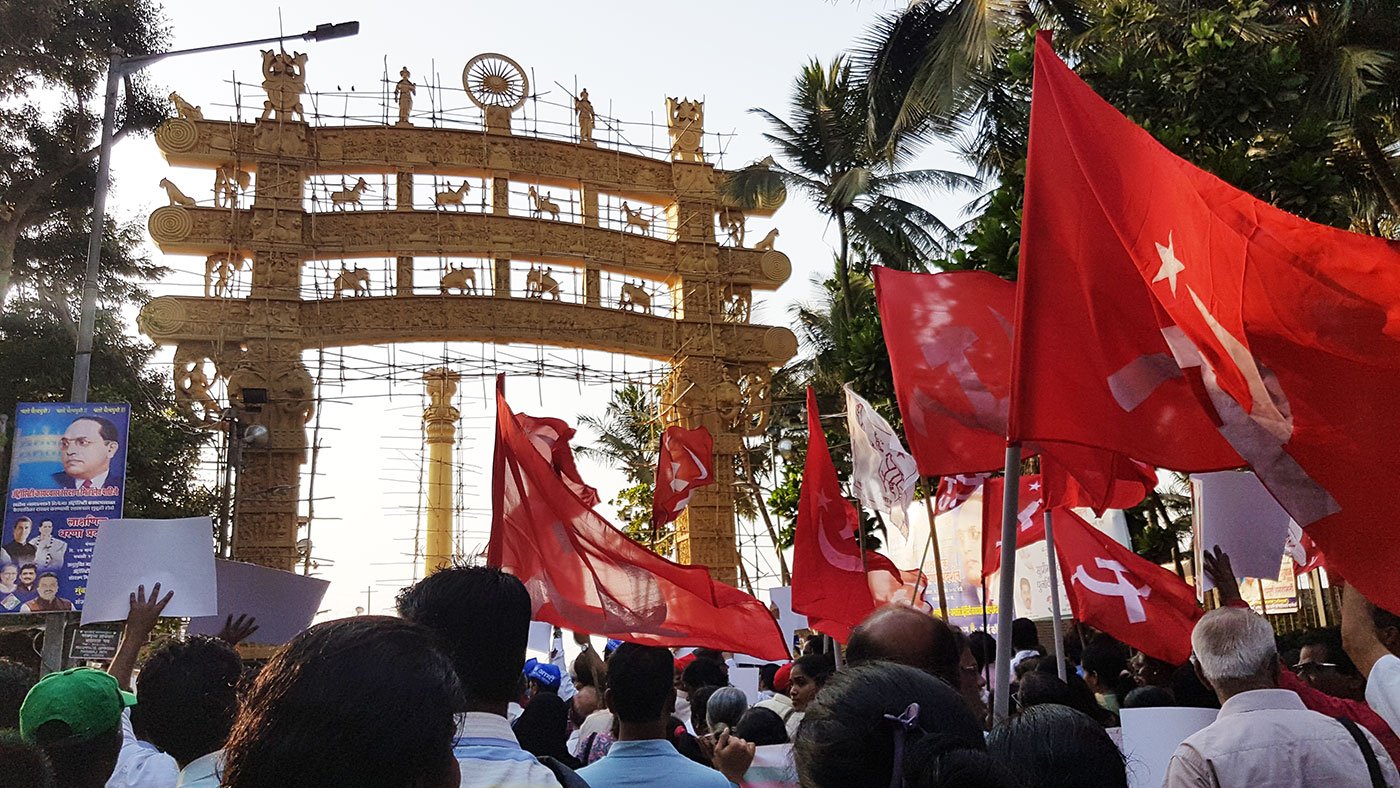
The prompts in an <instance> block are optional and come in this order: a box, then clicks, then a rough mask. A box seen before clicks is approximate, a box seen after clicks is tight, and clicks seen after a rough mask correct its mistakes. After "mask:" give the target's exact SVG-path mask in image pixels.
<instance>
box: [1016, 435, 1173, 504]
mask: <svg viewBox="0 0 1400 788" xmlns="http://www.w3.org/2000/svg"><path fill="white" fill-rule="evenodd" d="M1062 463H1069V465H1068V467H1067V466H1066V465H1065V464H1062ZM1071 468H1072V469H1073V470H1071ZM1040 472H1041V475H1042V476H1044V477H1045V508H1047V509H1058V508H1060V507H1062V506H1065V507H1070V508H1075V507H1087V508H1090V509H1093V510H1094V512H1095V514H1100V515H1101V514H1103V513H1104V512H1105V511H1107V510H1109V509H1131V508H1132V507H1134V506H1137V505H1138V504H1140V503H1142V499H1143V498H1146V497H1147V494H1148V493H1150V492H1151V491H1152V490H1154V489H1155V488H1156V487H1157V472H1156V470H1154V469H1153V468H1152V466H1150V465H1148V464H1146V463H1141V462H1138V461H1137V460H1130V459H1128V458H1127V457H1124V456H1123V455H1121V454H1115V453H1113V452H1106V451H1099V450H1097V449H1090V448H1087V447H1084V446H1073V445H1070V444H1055V446H1054V448H1053V449H1046V450H1044V451H1042V452H1041V454H1040Z"/></svg>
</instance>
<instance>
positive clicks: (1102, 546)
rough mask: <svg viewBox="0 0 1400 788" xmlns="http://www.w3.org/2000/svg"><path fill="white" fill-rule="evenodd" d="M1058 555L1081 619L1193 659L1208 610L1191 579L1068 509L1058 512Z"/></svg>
mask: <svg viewBox="0 0 1400 788" xmlns="http://www.w3.org/2000/svg"><path fill="white" fill-rule="evenodd" d="M1055 554H1056V555H1057V556H1058V558H1059V562H1060V576H1061V577H1062V578H1064V581H1065V592H1066V593H1067V594H1068V595H1069V603H1070V609H1072V610H1073V611H1074V617H1075V619H1076V620H1078V621H1081V622H1083V623H1085V624H1088V625H1089V626H1091V627H1093V628H1095V629H1097V630H1099V631H1101V632H1106V633H1108V634H1109V635H1112V636H1113V637H1115V638H1118V639H1119V640H1121V641H1123V642H1124V643H1127V644H1128V645H1130V646H1132V647H1133V648H1135V649H1138V650H1139V651H1141V652H1143V653H1144V654H1147V655H1148V656H1150V657H1156V658H1158V659H1162V660H1166V661H1167V662H1170V663H1172V664H1173V665H1181V664H1184V663H1185V662H1186V660H1187V659H1188V658H1190V656H1191V629H1192V628H1193V627H1195V626H1196V620H1197V619H1199V618H1200V617H1201V616H1202V615H1204V611H1202V610H1201V608H1200V607H1199V606H1198V605H1197V604H1196V592H1195V591H1193V590H1192V589H1191V586H1189V585H1187V584H1186V582H1185V581H1183V580H1182V579H1181V578H1179V577H1177V576H1176V575H1175V574H1172V573H1171V572H1168V571H1167V570H1165V569H1163V568H1162V567H1160V566H1157V565H1156V564H1154V563H1152V562H1151V561H1148V560H1147V559H1146V558H1143V557H1142V556H1139V555H1138V554H1137V553H1134V552H1133V551H1132V550H1129V549H1128V548H1126V547H1124V546H1123V545H1120V544H1118V543H1117V542H1115V541H1113V537H1111V536H1109V535H1108V534H1106V533H1104V532H1102V531H1100V530H1099V529H1097V528H1095V527H1094V526H1092V525H1090V524H1088V523H1086V522H1084V520H1082V519H1081V518H1080V517H1079V515H1077V514H1075V513H1074V512H1072V511H1070V510H1068V509H1059V510H1056V512H1055Z"/></svg>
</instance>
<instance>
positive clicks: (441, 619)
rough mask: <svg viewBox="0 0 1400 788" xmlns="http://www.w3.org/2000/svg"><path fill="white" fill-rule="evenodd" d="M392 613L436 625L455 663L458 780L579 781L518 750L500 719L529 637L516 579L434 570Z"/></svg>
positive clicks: (521, 786)
mask: <svg viewBox="0 0 1400 788" xmlns="http://www.w3.org/2000/svg"><path fill="white" fill-rule="evenodd" d="M398 612H399V616H400V617H402V618H405V619H407V620H409V621H413V622H416V623H419V624H422V625H424V626H426V627H428V628H429V629H432V630H433V631H434V632H436V633H437V635H438V638H439V640H440V642H441V643H442V645H443V649H444V650H445V651H446V652H447V655H448V656H449V657H450V658H451V659H452V664H453V665H455V666H456V668H457V676H458V678H460V679H461V682H462V694H463V696H464V697H465V698H466V708H465V709H464V711H463V713H462V714H461V715H459V716H458V720H457V739H456V740H455V741H454V742H453V746H452V750H453V753H454V754H455V755H456V756H457V763H458V764H459V765H460V766H461V770H462V783H463V784H464V785H500V786H511V788H554V787H555V786H558V785H561V784H563V785H578V784H580V783H578V782H570V780H574V781H577V780H578V777H577V776H576V775H574V773H573V772H572V771H570V770H569V769H568V768H567V767H565V766H564V765H562V764H559V763H558V762H556V761H554V760H553V759H551V758H545V759H537V758H536V757H535V756H534V755H531V754H530V753H528V752H526V751H525V750H523V749H521V748H520V742H519V740H518V739H516V738H515V732H514V731H512V730H511V727H510V723H509V722H508V721H507V719H506V712H507V710H508V708H509V707H510V704H511V702H512V701H514V700H516V699H518V698H519V697H520V690H521V677H522V675H523V674H522V671H523V670H524V667H525V648H526V645H527V644H528V642H529V638H530V612H531V604H530V594H529V592H528V591H526V590H525V586H524V585H523V584H522V583H521V582H520V580H518V579H517V578H515V577H514V576H512V575H509V574H506V573H505V572H502V571H501V570H500V569H494V568H487V567H477V566H470V567H469V566H456V567H447V568H444V569H439V570H438V571H436V572H434V573H432V574H431V575H429V576H427V577H426V578H424V579H422V580H420V581H419V582H418V583H416V584H414V585H412V586H410V587H408V588H405V589H404V590H403V591H402V592H400V594H399V598H398Z"/></svg>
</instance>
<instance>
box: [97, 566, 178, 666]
mask: <svg viewBox="0 0 1400 788" xmlns="http://www.w3.org/2000/svg"><path fill="white" fill-rule="evenodd" d="M174 596H175V592H174V591H170V592H168V593H166V595H165V597H164V598H162V597H161V596H160V583H156V584H155V585H154V586H152V587H151V595H150V597H149V598H148V597H147V596H146V587H145V586H137V587H136V590H135V591H133V592H132V593H131V607H130V608H129V609H128V611H127V614H126V629H125V630H124V631H123V632H122V642H121V645H119V646H117V653H116V656H114V657H112V664H111V665H110V666H109V667H108V668H107V672H108V673H110V674H111V675H112V677H113V678H115V679H116V680H117V683H118V684H120V685H121V688H122V689H124V690H127V691H130V690H131V674H132V672H133V671H135V670H136V657H137V656H138V655H139V654H140V653H141V647H142V646H144V645H146V642H147V641H149V640H150V639H151V632H152V631H153V630H155V628H156V620H157V619H159V618H160V614H161V611H163V610H165V606H166V605H168V604H170V600H171V598H172V597H174Z"/></svg>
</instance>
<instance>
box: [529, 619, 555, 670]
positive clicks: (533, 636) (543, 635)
mask: <svg viewBox="0 0 1400 788" xmlns="http://www.w3.org/2000/svg"><path fill="white" fill-rule="evenodd" d="M525 648H526V649H528V650H530V651H534V652H536V653H538V654H539V655H540V657H539V659H540V661H541V662H548V661H549V652H550V651H552V650H553V649H554V625H553V624H549V623H547V622H544V621H531V622H530V639H529V640H528V641H527V642H526V644H525Z"/></svg>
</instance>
